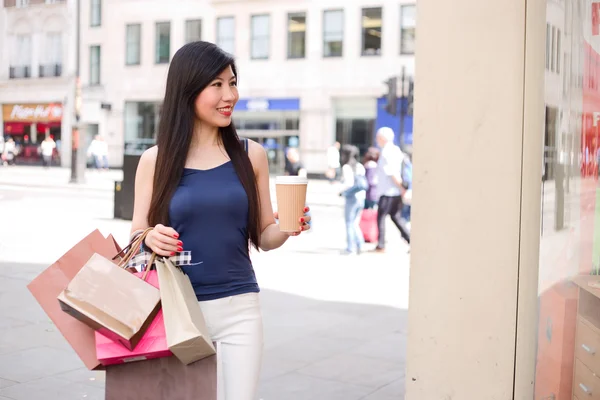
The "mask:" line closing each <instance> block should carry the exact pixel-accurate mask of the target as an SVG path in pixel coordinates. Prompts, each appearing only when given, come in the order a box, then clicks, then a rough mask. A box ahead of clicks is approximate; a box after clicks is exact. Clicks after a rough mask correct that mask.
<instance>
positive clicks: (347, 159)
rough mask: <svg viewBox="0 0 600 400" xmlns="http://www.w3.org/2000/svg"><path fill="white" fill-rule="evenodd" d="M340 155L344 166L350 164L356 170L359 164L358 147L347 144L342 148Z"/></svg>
mask: <svg viewBox="0 0 600 400" xmlns="http://www.w3.org/2000/svg"><path fill="white" fill-rule="evenodd" d="M340 153H341V154H340V158H341V161H342V165H346V164H348V165H349V166H351V167H352V169H353V170H354V169H355V168H356V164H358V155H359V151H358V147H356V146H353V145H351V144H345V145H343V146H342V151H341V152H340Z"/></svg>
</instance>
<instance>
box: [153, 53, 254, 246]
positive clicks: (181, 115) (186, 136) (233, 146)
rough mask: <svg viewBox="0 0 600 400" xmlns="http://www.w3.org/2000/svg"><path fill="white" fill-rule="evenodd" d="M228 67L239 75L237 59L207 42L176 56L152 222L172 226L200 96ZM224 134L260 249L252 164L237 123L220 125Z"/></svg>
mask: <svg viewBox="0 0 600 400" xmlns="http://www.w3.org/2000/svg"><path fill="white" fill-rule="evenodd" d="M227 67H231V69H232V70H233V74H234V75H235V76H236V78H237V70H236V67H235V62H234V59H233V57H232V56H231V55H230V54H228V53H226V52H224V51H223V50H221V49H220V48H219V47H217V46H216V45H214V44H212V43H208V42H192V43H188V44H186V45H185V46H183V47H182V48H180V49H179V50H178V51H177V53H175V55H174V56H173V59H172V60H171V65H170V66H169V73H168V76H167V87H166V91H165V99H164V101H163V104H162V111H161V114H160V122H159V125H158V136H157V141H156V144H157V146H158V156H157V159H156V167H155V170H154V183H153V190H152V200H151V201H150V211H149V213H148V223H149V225H150V226H155V225H156V224H163V225H167V226H168V225H169V203H170V201H171V198H172V197H173V194H174V193H175V190H176V189H177V186H178V185H179V181H180V179H181V176H182V174H183V170H184V168H185V162H186V158H187V155H188V150H189V147H190V144H191V142H192V137H193V134H194V121H195V119H196V111H195V101H196V98H197V97H198V95H199V94H200V92H201V91H202V90H204V88H205V87H207V86H208V85H209V84H210V83H211V82H212V81H213V80H214V79H215V78H216V77H217V76H218V75H219V74H220V73H221V72H223V70H225V69H226V68H227ZM219 133H220V138H221V141H222V143H223V146H224V147H225V151H227V155H228V156H229V158H230V159H231V162H232V164H233V167H234V168H235V171H236V173H237V175H238V178H239V180H240V182H241V184H242V186H243V187H244V190H245V191H246V195H247V196H248V224H247V237H248V240H249V241H250V243H251V244H252V245H253V246H254V247H255V248H256V249H258V248H259V246H260V233H261V227H260V199H259V195H258V188H257V184H256V176H255V174H254V169H253V168H252V163H251V162H250V158H249V157H248V154H247V153H246V151H245V149H244V146H243V145H242V144H241V143H240V140H239V137H238V135H237V132H236V130H235V127H234V125H233V122H232V123H231V124H230V125H229V126H227V127H225V128H219Z"/></svg>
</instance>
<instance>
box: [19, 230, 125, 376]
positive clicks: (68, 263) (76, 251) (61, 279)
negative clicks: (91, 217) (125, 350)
mask: <svg viewBox="0 0 600 400" xmlns="http://www.w3.org/2000/svg"><path fill="white" fill-rule="evenodd" d="M94 253H97V254H100V255H103V256H105V257H108V258H111V257H112V256H114V255H115V246H114V244H113V243H112V242H111V241H109V240H107V239H106V238H105V237H104V236H103V235H102V234H101V233H100V231H99V230H95V231H93V232H92V233H90V234H89V235H88V236H86V237H85V238H83V240H81V241H80V242H79V243H77V244H76V245H75V246H73V247H72V248H71V249H70V250H69V251H68V252H66V253H65V254H64V255H63V256H62V257H60V258H59V259H58V260H57V261H56V262H55V263H54V264H52V265H51V266H50V267H48V268H46V269H45V270H44V271H43V272H42V273H41V274H40V275H38V276H37V277H36V278H35V279H34V280H33V281H31V283H30V284H29V285H27V288H28V289H29V291H30V292H31V294H32V295H33V296H34V297H35V299H36V300H37V302H38V303H39V304H40V306H41V307H42V309H43V310H44V311H45V312H46V314H47V315H48V317H49V318H50V319H51V320H52V322H53V323H54V325H56V327H57V328H58V330H59V331H60V333H61V334H62V335H63V336H64V337H65V339H66V340H67V342H69V344H70V345H71V347H73V350H75V352H76V353H77V355H78V356H79V358H80V359H81V361H83V363H84V364H85V366H86V367H87V368H89V369H96V368H99V367H100V368H103V367H102V366H101V365H100V362H98V359H97V358H96V340H95V336H94V330H93V329H92V328H90V327H89V326H87V325H85V324H84V323H82V322H80V321H78V320H76V319H75V318H73V317H71V316H69V315H68V314H65V313H64V312H63V311H62V310H61V308H60V305H59V303H58V301H57V300H56V297H57V296H58V295H59V294H60V293H61V292H62V291H63V290H64V289H65V288H66V287H67V286H68V284H69V282H71V280H72V279H73V277H74V276H75V275H76V274H77V273H78V272H79V270H81V268H83V266H84V265H85V263H86V261H87V260H89V259H90V257H91V256H92V255H94Z"/></svg>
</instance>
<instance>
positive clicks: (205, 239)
mask: <svg viewBox="0 0 600 400" xmlns="http://www.w3.org/2000/svg"><path fill="white" fill-rule="evenodd" d="M238 99H239V95H238V89H237V72H236V67H235V64H234V60H233V58H232V57H231V56H230V55H229V54H227V53H225V52H223V51H222V50H220V49H219V48H218V47H217V46H215V45H214V44H211V43H207V42H193V43H189V44H187V45H185V46H183V47H182V48H181V49H180V50H178V51H177V53H176V54H175V56H174V57H173V60H172V61H171V65H170V67H169V73H168V76H167V85H166V93H165V98H164V102H163V108H162V112H161V118H160V123H159V128H158V138H157V145H156V146H155V147H152V148H150V149H148V150H147V151H146V152H144V154H143V155H142V157H141V158H140V162H139V166H138V169H137V174H136V183H135V204H134V213H133V221H132V231H133V233H134V234H135V232H137V231H139V230H140V229H144V228H147V227H154V229H153V230H152V231H151V232H150V233H149V234H148V236H147V238H146V239H145V243H144V244H145V246H147V247H148V248H149V249H151V250H152V251H154V252H156V253H157V254H158V255H161V256H173V255H175V254H176V253H177V252H180V251H183V250H184V249H185V250H186V251H191V256H192V265H190V266H187V267H183V269H184V272H185V273H186V274H187V275H188V276H189V278H190V280H191V282H192V285H193V287H194V290H195V292H196V296H197V298H198V301H199V302H200V306H201V308H202V311H203V313H204V317H205V319H206V324H207V326H208V329H209V331H210V334H211V336H212V339H213V341H215V342H216V343H217V351H218V354H219V362H220V363H222V364H221V365H222V371H223V373H222V375H220V376H219V377H218V379H219V380H220V382H219V387H223V388H224V393H219V399H226V400H251V399H254V396H255V392H256V388H257V382H258V378H259V372H260V365H261V359H262V348H263V332H262V317H261V311H260V305H259V297H258V292H259V287H258V285H257V282H256V277H255V274H254V270H253V267H252V263H251V261H250V257H249V246H250V245H252V246H253V247H255V248H256V249H257V250H258V249H262V250H265V251H268V250H273V249H276V248H278V247H280V246H281V245H283V244H284V243H285V242H286V240H287V239H288V238H289V236H297V235H299V234H300V233H301V232H302V231H304V230H308V229H309V226H308V225H307V223H308V222H309V220H310V217H304V218H301V219H300V220H299V221H298V231H297V232H295V233H291V234H288V233H282V232H280V231H279V228H278V226H277V225H276V223H275V219H276V218H277V213H273V210H272V208H271V196H270V193H269V165H268V160H267V155H266V153H265V150H264V149H263V147H262V146H261V145H259V144H258V143H256V142H253V141H244V142H240V139H239V138H238V136H237V133H236V130H235V127H234V125H233V123H232V120H231V114H232V111H233V108H234V106H235V104H236V102H237V101H238ZM246 145H247V151H246V149H245V147H246ZM305 211H308V208H305Z"/></svg>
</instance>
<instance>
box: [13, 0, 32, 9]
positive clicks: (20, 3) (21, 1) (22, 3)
mask: <svg viewBox="0 0 600 400" xmlns="http://www.w3.org/2000/svg"><path fill="white" fill-rule="evenodd" d="M15 5H16V6H17V7H19V8H21V7H27V6H28V5H29V0H17V1H16V2H15Z"/></svg>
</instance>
